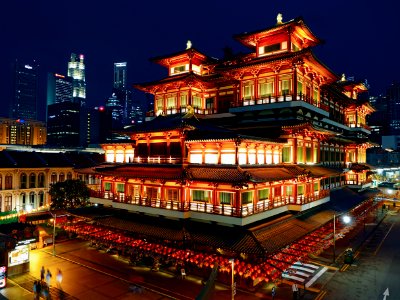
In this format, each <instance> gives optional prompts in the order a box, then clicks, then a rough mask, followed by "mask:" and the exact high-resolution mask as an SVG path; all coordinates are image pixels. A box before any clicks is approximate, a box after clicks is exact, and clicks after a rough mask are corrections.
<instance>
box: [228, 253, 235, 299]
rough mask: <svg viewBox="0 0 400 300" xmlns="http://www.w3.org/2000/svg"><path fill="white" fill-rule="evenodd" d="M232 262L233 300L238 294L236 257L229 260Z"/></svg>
mask: <svg viewBox="0 0 400 300" xmlns="http://www.w3.org/2000/svg"><path fill="white" fill-rule="evenodd" d="M229 262H230V263H231V269H232V271H231V272H232V281H231V289H232V300H233V299H234V298H235V294H236V284H235V274H234V273H235V259H233V258H231V259H230V260H229Z"/></svg>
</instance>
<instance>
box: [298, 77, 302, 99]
mask: <svg viewBox="0 0 400 300" xmlns="http://www.w3.org/2000/svg"><path fill="white" fill-rule="evenodd" d="M297 94H299V95H301V94H303V82H302V81H301V80H300V79H298V80H297Z"/></svg>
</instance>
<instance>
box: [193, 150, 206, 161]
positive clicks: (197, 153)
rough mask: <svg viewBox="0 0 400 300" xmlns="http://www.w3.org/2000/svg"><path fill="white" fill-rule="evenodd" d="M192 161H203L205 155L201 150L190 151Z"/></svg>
mask: <svg viewBox="0 0 400 300" xmlns="http://www.w3.org/2000/svg"><path fill="white" fill-rule="evenodd" d="M190 163H191V164H201V163H203V155H202V152H201V150H193V151H191V152H190Z"/></svg>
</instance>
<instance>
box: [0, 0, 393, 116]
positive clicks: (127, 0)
mask: <svg viewBox="0 0 400 300" xmlns="http://www.w3.org/2000/svg"><path fill="white" fill-rule="evenodd" d="M399 8H400V4H397V1H394V0H381V1H363V0H347V1H343V0H336V1H321V0H318V1H265V0H264V1H225V0H223V1H220V0H203V1H173V0H170V1H164V0H162V1H161V0H158V1H133V0H113V1H92V0H90V1H89V0H82V1H74V2H72V1H71V2H68V1H54V0H51V1H50V0H9V1H4V3H3V2H2V7H1V17H0V35H1V46H0V54H1V56H0V57H1V60H0V92H1V104H3V103H4V104H8V103H9V101H10V98H11V95H12V84H11V83H12V63H13V61H14V60H15V59H16V58H17V59H19V60H21V61H24V62H25V61H26V62H28V63H29V62H30V61H32V60H33V59H35V60H36V61H38V63H39V65H40V76H41V80H40V86H39V89H40V92H39V96H40V99H39V100H40V103H41V106H42V108H44V105H45V101H46V100H45V95H46V74H47V72H56V73H61V74H65V75H66V74H67V63H68V60H69V57H70V54H71V52H75V53H78V54H79V53H82V54H84V55H85V63H86V70H87V72H86V83H87V96H88V103H89V104H90V105H91V106H95V105H102V104H104V102H105V100H106V99H107V98H108V97H109V96H110V94H111V89H112V80H113V79H112V78H113V63H114V62H120V61H127V62H128V82H129V84H133V83H138V82H146V81H153V80H157V79H160V78H162V77H164V76H166V75H167V70H166V69H165V68H163V67H162V66H159V65H157V64H154V63H151V62H149V59H150V58H152V57H155V56H161V55H166V54H171V53H174V52H178V51H181V50H184V49H185V48H186V42H187V40H188V39H190V40H191V41H192V44H193V47H195V48H196V49H198V50H199V51H201V52H203V53H204V54H206V55H209V56H212V57H216V58H222V56H223V51H222V49H223V48H224V47H226V46H229V47H232V48H233V50H234V52H246V51H248V50H247V49H246V48H244V47H242V46H241V45H240V44H239V42H237V41H235V40H234V39H233V38H232V36H233V35H234V34H238V33H243V32H246V31H248V32H251V31H255V30H259V29H263V28H266V27H270V26H273V25H274V24H275V23H276V15H277V14H278V13H282V14H283V21H284V22H286V21H289V20H291V19H293V18H295V17H298V16H302V17H303V18H304V20H305V22H306V24H307V25H308V26H309V28H310V29H311V31H312V32H313V33H314V34H315V35H316V36H317V37H319V38H320V39H322V40H324V41H325V43H324V44H323V45H321V46H318V47H317V49H316V50H315V52H316V55H317V57H318V58H320V59H321V60H322V62H323V63H325V64H326V65H327V66H328V67H329V68H331V69H332V70H333V71H334V72H335V73H337V74H342V73H345V74H346V76H354V77H355V79H356V80H364V79H368V82H369V84H370V85H371V89H370V91H371V95H377V94H379V93H383V92H385V90H386V88H387V86H389V85H390V84H391V83H392V82H393V81H399V77H400V60H399V51H400V47H399V44H400V41H399V38H400V17H399V16H398V14H399ZM3 107H4V106H3ZM1 114H2V115H3V116H4V115H7V110H6V109H4V108H3V109H2V110H1ZM41 116H42V117H43V114H41Z"/></svg>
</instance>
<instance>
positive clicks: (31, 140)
mask: <svg viewBox="0 0 400 300" xmlns="http://www.w3.org/2000/svg"><path fill="white" fill-rule="evenodd" d="M0 144H3V145H26V146H36V145H45V144H46V124H45V123H43V122H40V121H36V120H23V119H9V118H0Z"/></svg>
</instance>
